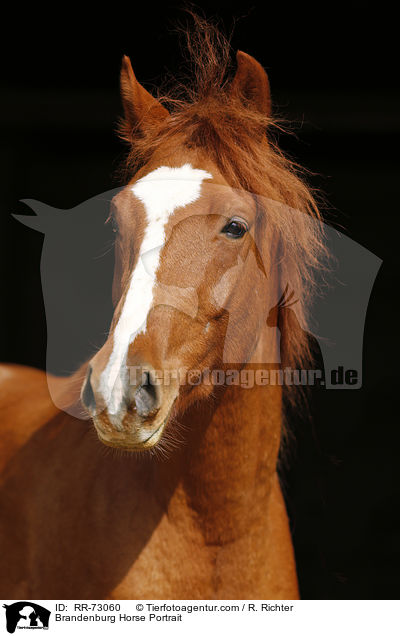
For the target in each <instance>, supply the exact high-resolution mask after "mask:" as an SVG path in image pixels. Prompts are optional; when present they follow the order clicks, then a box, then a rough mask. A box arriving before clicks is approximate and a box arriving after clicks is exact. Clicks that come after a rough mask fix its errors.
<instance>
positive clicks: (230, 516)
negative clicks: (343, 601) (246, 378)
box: [157, 365, 282, 544]
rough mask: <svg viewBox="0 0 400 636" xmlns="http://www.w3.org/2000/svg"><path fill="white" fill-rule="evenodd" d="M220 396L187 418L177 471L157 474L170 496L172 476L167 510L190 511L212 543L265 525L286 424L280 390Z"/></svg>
mask: <svg viewBox="0 0 400 636" xmlns="http://www.w3.org/2000/svg"><path fill="white" fill-rule="evenodd" d="M247 366H248V367H250V365H247ZM221 393H222V395H220V396H219V398H217V404H216V406H215V404H212V403H211V404H207V405H203V406H202V407H199V406H198V405H197V406H196V405H195V407H194V408H192V409H190V410H189V412H187V413H186V415H185V416H184V418H183V419H182V422H181V424H182V429H183V430H184V431H187V433H188V438H187V440H186V446H185V447H184V449H183V451H182V452H181V454H180V456H179V460H178V462H177V463H176V464H175V467H174V468H173V467H172V466H171V463H170V462H165V463H164V464H162V465H161V469H160V470H161V473H162V474H160V473H158V474H157V477H158V480H159V481H158V488H159V487H160V483H163V484H165V486H166V488H167V489H168V490H169V493H170V492H171V488H170V486H169V485H168V484H171V474H172V473H173V474H174V477H173V479H174V482H175V484H177V488H176V491H175V496H172V498H171V499H170V502H169V509H170V510H172V509H175V512H177V513H179V511H180V510H181V509H183V508H187V509H190V511H191V513H194V515H195V518H196V519H197V522H198V523H199V524H200V525H201V529H202V533H203V535H204V537H205V539H206V542H208V543H211V544H221V543H225V542H227V541H232V540H234V539H235V538H239V537H240V536H243V535H244V534H245V533H246V532H248V531H249V528H256V527H258V526H259V525H260V524H263V523H264V524H265V521H266V513H265V512H266V509H267V505H268V499H269V496H270V493H271V487H272V484H273V481H274V479H275V474H276V464H277V457H278V452H279V445H280V437H281V422H282V392H281V387H279V386H253V388H251V389H246V388H242V387H240V386H231V387H227V388H226V389H225V390H224V391H222V392H221ZM171 471H172V472H171ZM275 483H276V482H275Z"/></svg>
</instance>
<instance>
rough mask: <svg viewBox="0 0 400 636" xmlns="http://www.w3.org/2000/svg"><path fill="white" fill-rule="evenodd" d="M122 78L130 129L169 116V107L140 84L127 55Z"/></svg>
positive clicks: (127, 122)
mask: <svg viewBox="0 0 400 636" xmlns="http://www.w3.org/2000/svg"><path fill="white" fill-rule="evenodd" d="M120 80H121V97H122V105H123V107H124V113H125V122H126V124H127V126H128V127H129V129H130V130H132V129H133V128H137V127H142V126H145V125H146V122H148V123H149V122H154V123H155V122H157V121H161V120H163V119H165V118H166V117H168V116H169V113H168V111H167V109H166V108H164V106H162V105H161V104H160V102H159V101H158V100H157V99H155V98H154V97H152V95H150V93H149V92H148V91H146V89H145V88H143V86H142V85H141V84H139V82H138V81H137V79H136V77H135V73H134V72H133V69H132V65H131V61H130V59H129V57H127V56H126V55H124V56H123V58H122V68H121V77H120Z"/></svg>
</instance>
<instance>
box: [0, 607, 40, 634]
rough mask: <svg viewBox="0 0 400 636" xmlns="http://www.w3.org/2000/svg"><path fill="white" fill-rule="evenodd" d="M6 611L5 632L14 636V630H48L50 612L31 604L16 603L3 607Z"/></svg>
mask: <svg viewBox="0 0 400 636" xmlns="http://www.w3.org/2000/svg"><path fill="white" fill-rule="evenodd" d="M3 607H4V608H5V610H6V621H7V631H8V633H9V634H14V632H15V630H16V629H48V628H49V618H50V614H51V612H50V610H48V609H46V608H45V607H42V606H41V605H38V604H37V603H32V602H31V601H18V602H17V603H12V604H11V605H3Z"/></svg>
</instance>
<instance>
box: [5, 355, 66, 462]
mask: <svg viewBox="0 0 400 636" xmlns="http://www.w3.org/2000/svg"><path fill="white" fill-rule="evenodd" d="M56 412H57V408H56V407H55V406H54V404H53V402H52V400H51V397H50V395H49V391H48V387H47V378H46V374H45V373H44V371H40V370H38V369H32V368H30V367H24V366H19V365H5V364H0V467H1V466H2V465H4V463H5V462H6V461H8V459H10V457H11V456H12V455H13V454H14V452H16V451H18V449H19V448H20V447H21V446H22V445H23V444H24V443H25V442H26V441H27V440H28V439H29V437H30V436H31V435H32V434H33V433H34V432H35V431H36V430H37V429H38V428H40V427H41V426H42V425H44V424H45V423H46V422H47V421H48V420H49V419H50V418H51V417H52V416H53V415H54V414H55V413H56Z"/></svg>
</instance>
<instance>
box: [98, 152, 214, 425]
mask: <svg viewBox="0 0 400 636" xmlns="http://www.w3.org/2000/svg"><path fill="white" fill-rule="evenodd" d="M211 178H212V175H211V174H210V173H209V172H206V171H205V170H197V169H195V168H192V166H191V165H190V164H188V163H186V164H185V165H183V166H182V167H181V168H168V167H166V166H162V167H161V168H157V169H156V170H153V171H152V172H150V173H149V174H148V175H146V176H145V177H142V178H141V179H139V181H137V182H136V183H135V184H134V185H133V186H132V188H131V190H132V192H133V194H134V195H135V196H136V197H137V198H138V199H139V200H140V201H141V202H142V203H143V204H144V207H145V211H146V221H147V227H146V230H145V234H144V238H143V241H142V245H141V247H140V252H139V257H138V260H137V264H136V267H135V269H134V270H133V272H132V275H131V278H130V283H129V289H128V292H127V295H126V298H125V303H124V306H123V308H122V311H121V315H120V318H119V320H118V324H117V326H116V327H115V330H114V346H113V351H112V353H111V355H110V358H109V360H108V363H107V366H106V368H105V369H104V371H103V373H102V374H101V377H100V387H99V389H100V391H101V393H102V395H103V398H104V400H105V401H106V403H107V408H108V412H109V414H110V415H116V414H117V413H119V412H120V411H121V403H122V398H123V395H124V380H125V379H127V377H128V375H127V372H126V368H125V364H126V356H127V353H128V347H129V345H130V344H131V343H132V342H133V341H134V339H135V338H136V336H137V335H138V334H139V333H143V332H144V331H145V329H146V323H147V316H148V313H149V311H150V308H151V305H152V301H153V285H154V284H155V277H156V272H157V268H158V265H159V262H160V253H161V249H162V246H163V245H164V242H165V227H166V225H167V222H168V219H169V217H170V216H171V214H172V213H173V212H174V211H175V210H176V208H178V207H182V206H185V205H189V203H193V202H194V201H196V200H197V199H198V198H199V197H200V190H201V184H202V181H203V180H204V179H211Z"/></svg>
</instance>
